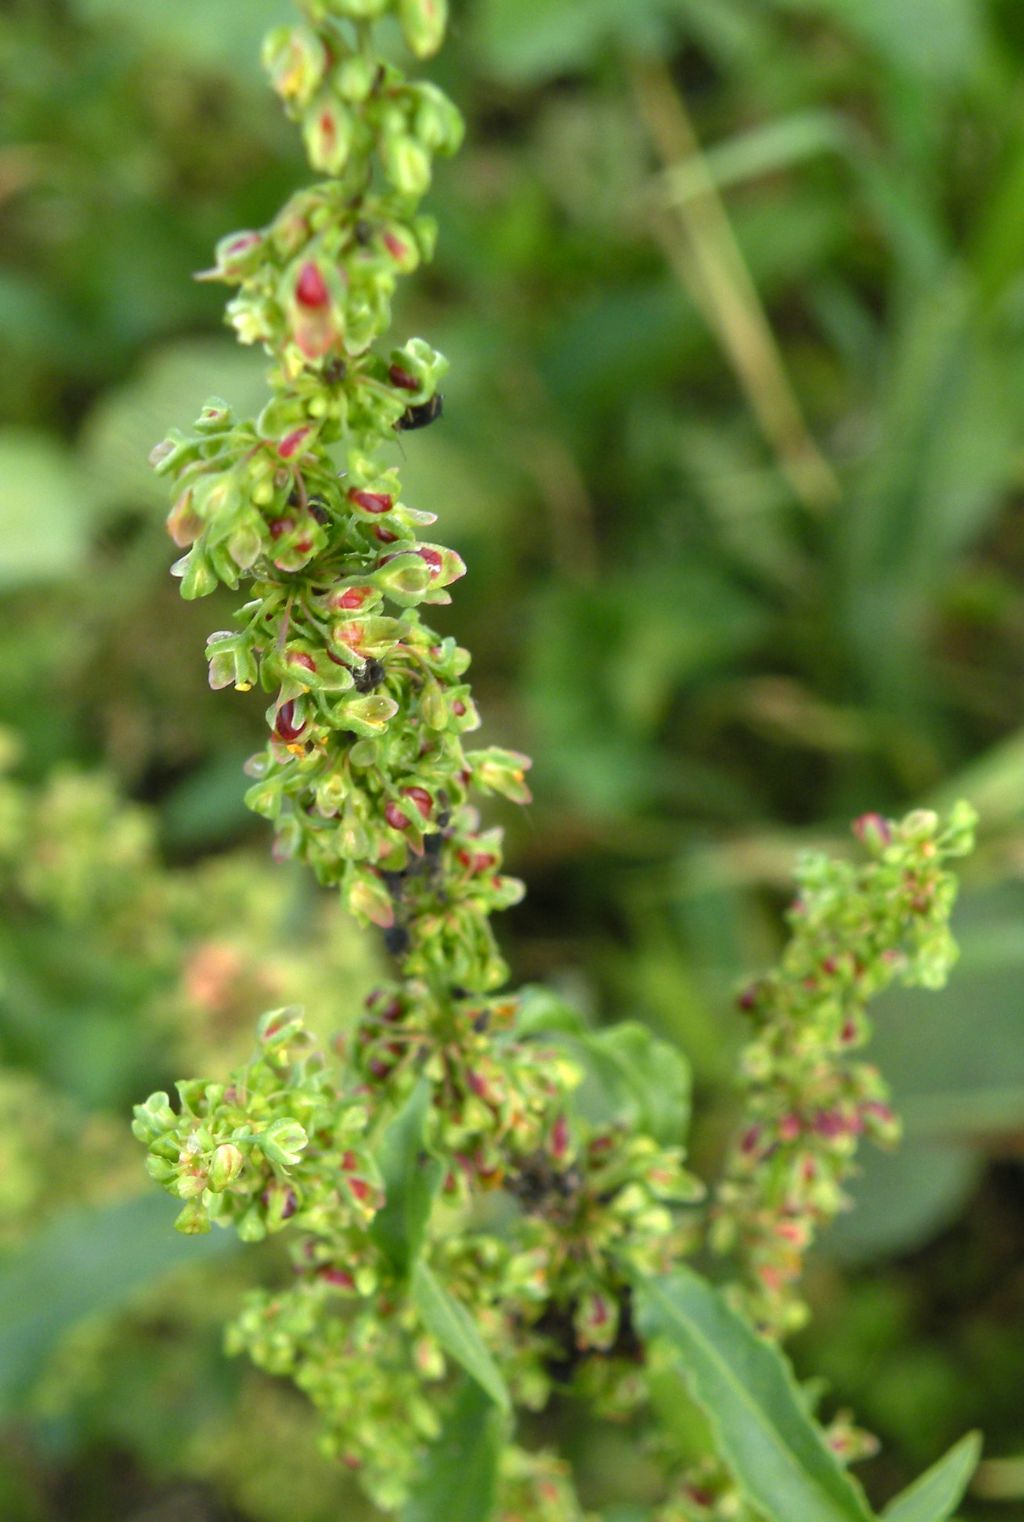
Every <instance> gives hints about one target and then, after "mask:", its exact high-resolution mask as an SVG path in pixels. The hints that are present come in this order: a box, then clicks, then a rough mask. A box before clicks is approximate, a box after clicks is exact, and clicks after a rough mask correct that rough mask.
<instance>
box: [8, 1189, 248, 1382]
mask: <svg viewBox="0 0 1024 1522" xmlns="http://www.w3.org/2000/svg"><path fill="white" fill-rule="evenodd" d="M176 1209H177V1206H176V1205H175V1203H174V1202H173V1201H168V1200H167V1199H166V1198H165V1197H163V1196H162V1195H158V1194H155V1193H154V1194H145V1195H142V1196H141V1197H139V1198H137V1199H129V1200H119V1201H118V1202H117V1203H116V1204H114V1205H107V1206H101V1207H98V1208H92V1209H84V1210H69V1211H66V1212H65V1213H64V1214H63V1215H61V1216H58V1217H57V1219H56V1220H54V1221H53V1222H51V1224H50V1225H49V1226H47V1227H45V1228H44V1229H43V1230H42V1231H41V1232H40V1233H39V1235H38V1236H36V1237H35V1238H33V1239H32V1240H31V1241H29V1242H28V1243H26V1245H25V1247H24V1248H22V1249H21V1250H20V1251H19V1252H18V1254H17V1255H16V1256H14V1257H12V1258H8V1259H7V1260H6V1261H4V1262H3V1263H2V1264H0V1407H7V1408H11V1406H12V1403H14V1402H16V1400H17V1398H18V1396H19V1393H20V1392H21V1391H22V1390H23V1389H24V1387H25V1386H26V1385H27V1384H28V1383H29V1382H30V1381H31V1380H32V1379H33V1377H34V1376H35V1375H36V1374H37V1373H38V1372H39V1370H40V1369H41V1367H42V1366H43V1364H44V1363H45V1361H46V1359H47V1357H48V1356H49V1354H50V1353H51V1352H52V1351H53V1349H54V1347H55V1346H56V1345H57V1343H58V1341H59V1340H60V1338H61V1337H62V1336H63V1334H64V1333H65V1332H67V1331H68V1330H69V1328H71V1327H72V1326H74V1325H75V1323H76V1322H78V1321H80V1320H81V1319H82V1318H83V1317H84V1316H92V1315H97V1314H100V1313H102V1312H109V1311H114V1310H117V1309H118V1308H119V1307H120V1306H122V1305H123V1304H125V1302H126V1301H127V1300H128V1299H129V1297H130V1296H131V1295H132V1294H134V1293H135V1292H136V1291H137V1290H140V1289H143V1288H146V1287H148V1286H149V1285H151V1284H154V1283H156V1282H157V1281H158V1280H159V1279H161V1278H163V1277H164V1276H165V1275H166V1274H167V1273H169V1272H170V1271H171V1270H172V1269H174V1268H177V1267H180V1266H182V1265H184V1264H186V1263H203V1262H208V1261H209V1260H210V1259H211V1258H219V1257H223V1256H224V1255H225V1254H227V1253H231V1252H236V1251H237V1250H238V1242H237V1240H236V1238H235V1237H234V1236H233V1235H232V1234H230V1233H229V1232H226V1231H215V1232H212V1233H211V1234H210V1235H209V1236H207V1237H202V1238H194V1237H190V1238H188V1239H185V1238H183V1237H180V1236H178V1235H177V1234H176V1233H175V1231H174V1230H173V1222H174V1216H175V1213H176Z"/></svg>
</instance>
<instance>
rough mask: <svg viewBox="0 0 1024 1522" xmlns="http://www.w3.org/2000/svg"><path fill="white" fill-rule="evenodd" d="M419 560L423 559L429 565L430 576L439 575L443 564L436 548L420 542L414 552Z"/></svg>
mask: <svg viewBox="0 0 1024 1522" xmlns="http://www.w3.org/2000/svg"><path fill="white" fill-rule="evenodd" d="M415 553H416V554H417V555H418V556H419V557H420V559H421V560H425V561H426V563H427V565H428V566H429V567H430V574H431V576H439V575H440V574H441V568H442V567H443V565H444V559H443V557H442V556H441V554H440V553H439V551H437V550H432V549H431V548H430V547H429V546H428V545H425V544H421V545H420V546H419V548H418V549H417V550H416V552H415Z"/></svg>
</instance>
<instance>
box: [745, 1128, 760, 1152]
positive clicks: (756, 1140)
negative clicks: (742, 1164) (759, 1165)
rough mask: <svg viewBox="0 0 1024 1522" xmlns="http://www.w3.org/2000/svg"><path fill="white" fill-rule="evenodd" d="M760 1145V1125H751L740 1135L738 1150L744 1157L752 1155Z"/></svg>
mask: <svg viewBox="0 0 1024 1522" xmlns="http://www.w3.org/2000/svg"><path fill="white" fill-rule="evenodd" d="M760 1145H761V1127H760V1126H751V1127H750V1128H749V1130H746V1131H744V1133H743V1135H742V1136H741V1137H740V1151H741V1152H742V1154H743V1156H744V1157H753V1156H754V1155H755V1153H756V1152H757V1151H758V1149H759V1147H760Z"/></svg>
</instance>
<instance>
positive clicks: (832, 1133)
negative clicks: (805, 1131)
mask: <svg viewBox="0 0 1024 1522" xmlns="http://www.w3.org/2000/svg"><path fill="white" fill-rule="evenodd" d="M814 1129H815V1131H817V1133H818V1135H819V1136H824V1137H825V1138H826V1140H828V1141H833V1140H835V1138H836V1137H838V1136H845V1135H846V1134H847V1132H848V1131H849V1129H850V1128H849V1126H848V1125H847V1123H846V1121H845V1120H844V1118H843V1116H842V1115H840V1113H839V1111H838V1110H819V1111H818V1113H817V1115H816V1116H815V1117H814Z"/></svg>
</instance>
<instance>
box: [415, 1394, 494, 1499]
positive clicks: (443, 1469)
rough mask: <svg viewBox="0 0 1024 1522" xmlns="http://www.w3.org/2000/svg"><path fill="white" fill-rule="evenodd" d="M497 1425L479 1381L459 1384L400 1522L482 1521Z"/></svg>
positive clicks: (490, 1495)
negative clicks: (457, 1396)
mask: <svg viewBox="0 0 1024 1522" xmlns="http://www.w3.org/2000/svg"><path fill="white" fill-rule="evenodd" d="M502 1425H503V1424H502V1419H501V1413H500V1412H498V1411H496V1410H495V1408H494V1406H493V1405H492V1404H491V1402H490V1401H489V1400H487V1399H486V1398H485V1396H484V1395H483V1393H482V1392H481V1390H480V1388H479V1386H478V1385H475V1384H471V1383H470V1384H467V1385H465V1386H464V1387H463V1389H462V1391H461V1393H460V1395H459V1398H458V1400H457V1401H456V1403H455V1406H454V1408H453V1409H452V1412H451V1414H450V1416H449V1417H448V1420H447V1422H446V1423H445V1426H444V1431H443V1432H442V1433H441V1436H440V1438H439V1439H438V1440H437V1442H436V1443H435V1444H434V1446H433V1447H432V1448H431V1450H430V1453H429V1454H428V1455H427V1461H426V1465H425V1467H424V1470H423V1473H422V1475H421V1477H420V1481H419V1484H418V1485H417V1486H416V1488H415V1490H414V1491H413V1494H412V1496H411V1497H410V1499H409V1501H408V1503H407V1504H406V1506H405V1509H404V1510H403V1512H402V1517H401V1522H440V1519H441V1518H443V1519H444V1522H488V1519H489V1518H490V1516H491V1513H492V1512H493V1510H494V1502H495V1496H496V1492H497V1487H498V1458H499V1456H500V1453H501V1440H502Z"/></svg>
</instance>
